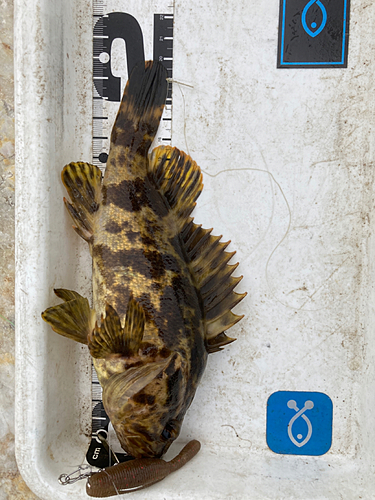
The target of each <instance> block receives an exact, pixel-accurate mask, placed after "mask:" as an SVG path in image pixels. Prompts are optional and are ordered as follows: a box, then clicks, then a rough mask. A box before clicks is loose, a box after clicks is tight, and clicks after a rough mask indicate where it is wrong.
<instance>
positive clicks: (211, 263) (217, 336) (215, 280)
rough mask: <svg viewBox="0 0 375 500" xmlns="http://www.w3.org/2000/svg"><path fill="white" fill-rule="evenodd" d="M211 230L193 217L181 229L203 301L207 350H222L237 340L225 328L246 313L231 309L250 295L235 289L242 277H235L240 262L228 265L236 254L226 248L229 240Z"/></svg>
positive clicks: (209, 351) (210, 351)
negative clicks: (223, 240) (237, 291)
mask: <svg viewBox="0 0 375 500" xmlns="http://www.w3.org/2000/svg"><path fill="white" fill-rule="evenodd" d="M211 232H212V229H203V228H202V227H201V226H200V225H197V224H195V223H194V221H193V219H192V218H190V220H189V222H188V223H187V224H186V226H185V228H184V229H183V231H182V232H181V237H182V239H183V241H184V244H185V250H186V253H187V256H188V259H189V262H190V264H189V265H190V269H191V273H192V275H193V277H194V279H195V281H196V284H197V288H198V290H199V291H200V295H201V297H202V301H203V307H204V314H205V327H206V338H205V340H206V349H207V351H208V353H212V352H216V351H220V350H221V348H222V347H223V346H225V345H226V344H229V343H231V342H233V341H234V340H236V339H234V338H230V337H228V336H227V335H226V334H225V331H226V330H227V329H228V328H230V327H231V326H233V325H235V324H236V323H237V322H238V321H240V319H242V317H243V316H238V315H236V314H234V313H232V311H231V309H232V308H233V307H234V306H236V305H237V304H238V303H239V302H240V301H241V300H242V299H243V298H244V297H245V296H246V295H247V294H246V293H236V292H234V291H233V289H234V288H235V287H236V286H237V285H238V283H239V282H240V281H241V279H242V276H240V277H238V278H234V277H232V273H233V272H234V271H235V269H236V268H237V266H238V263H237V264H234V265H229V264H228V262H229V260H230V259H231V258H232V257H233V256H234V254H235V253H236V252H226V251H225V249H226V248H227V246H228V245H229V243H230V241H228V242H225V243H224V242H221V241H220V240H221V236H212V235H211Z"/></svg>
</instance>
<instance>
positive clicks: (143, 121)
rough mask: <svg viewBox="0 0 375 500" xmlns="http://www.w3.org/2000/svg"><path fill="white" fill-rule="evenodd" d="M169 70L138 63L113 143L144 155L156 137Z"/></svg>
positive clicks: (130, 82)
mask: <svg viewBox="0 0 375 500" xmlns="http://www.w3.org/2000/svg"><path fill="white" fill-rule="evenodd" d="M167 88H168V83H167V70H166V69H165V68H164V66H163V65H162V64H161V63H159V62H157V61H146V64H144V63H143V62H141V63H138V64H137V65H136V66H135V67H134V69H133V71H132V72H131V74H130V77H129V80H128V82H127V84H126V87H125V90H124V95H123V98H122V100H121V103H120V108H119V111H118V113H117V117H116V120H115V124H114V127H113V129H112V134H111V145H113V146H120V147H123V148H129V150H130V151H132V152H133V153H139V154H141V155H143V156H145V155H146V154H147V152H148V150H149V148H150V146H151V143H152V141H153V140H154V138H155V135H156V132H157V130H158V127H159V123H160V119H161V115H162V113H163V109H164V103H165V99H166V97H167Z"/></svg>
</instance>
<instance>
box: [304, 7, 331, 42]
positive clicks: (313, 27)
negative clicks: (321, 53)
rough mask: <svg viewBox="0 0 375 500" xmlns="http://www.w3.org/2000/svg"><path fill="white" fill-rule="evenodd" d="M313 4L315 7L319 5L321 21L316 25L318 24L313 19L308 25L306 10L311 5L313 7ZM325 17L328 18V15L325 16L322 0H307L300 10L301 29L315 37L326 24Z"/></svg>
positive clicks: (325, 11)
mask: <svg viewBox="0 0 375 500" xmlns="http://www.w3.org/2000/svg"><path fill="white" fill-rule="evenodd" d="M314 4H315V5H316V6H317V7H319V9H320V10H321V14H322V21H321V23H320V25H319V26H318V24H317V23H316V22H315V21H313V22H312V23H310V25H308V23H307V19H306V18H307V13H308V11H309V10H310V8H311V7H313V5H314ZM327 18H328V16H327V10H326V8H325V7H324V5H323V4H322V2H321V1H320V0H310V2H308V3H307V4H306V6H305V8H304V9H303V11H302V26H303V29H304V30H305V31H306V33H307V34H308V35H310V36H311V37H312V38H315V37H316V36H318V35H319V33H321V32H322V31H323V29H324V28H325V25H326V24H327Z"/></svg>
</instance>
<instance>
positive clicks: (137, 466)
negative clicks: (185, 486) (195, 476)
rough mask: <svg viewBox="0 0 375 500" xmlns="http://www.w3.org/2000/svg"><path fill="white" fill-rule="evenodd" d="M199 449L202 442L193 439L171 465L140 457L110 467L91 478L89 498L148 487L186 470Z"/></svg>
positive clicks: (87, 490) (158, 459)
mask: <svg viewBox="0 0 375 500" xmlns="http://www.w3.org/2000/svg"><path fill="white" fill-rule="evenodd" d="M200 447H201V444H200V442H199V441H196V440H193V441H190V442H189V443H188V444H187V445H186V446H185V447H184V448H183V449H182V450H181V451H180V453H179V454H178V455H177V456H176V457H175V458H173V460H171V461H170V462H166V461H165V460H163V459H161V458H137V459H135V460H131V461H129V462H123V463H121V464H118V465H114V466H112V467H108V468H107V469H104V470H102V471H100V472H97V473H96V474H93V475H92V476H91V477H89V479H88V480H87V484H86V493H87V494H88V495H89V496H90V497H99V498H104V497H109V496H112V495H118V494H122V493H130V492H132V491H137V490H140V489H142V488H147V486H151V485H152V484H155V483H157V482H158V481H161V480H162V479H164V478H165V477H166V476H168V475H169V474H170V473H171V472H174V471H176V470H178V469H180V468H181V467H183V466H184V465H185V464H186V463H187V462H189V460H191V459H192V458H193V457H195V455H196V454H197V453H198V451H199V450H200Z"/></svg>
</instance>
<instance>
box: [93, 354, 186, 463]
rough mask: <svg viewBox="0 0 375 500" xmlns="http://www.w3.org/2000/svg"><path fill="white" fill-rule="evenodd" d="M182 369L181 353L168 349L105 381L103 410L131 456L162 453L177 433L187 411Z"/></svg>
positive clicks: (148, 455) (151, 455)
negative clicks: (166, 353)
mask: <svg viewBox="0 0 375 500" xmlns="http://www.w3.org/2000/svg"><path fill="white" fill-rule="evenodd" d="M184 372H185V370H184V364H183V362H182V358H181V356H180V355H179V354H177V353H171V354H169V356H168V357H166V358H164V359H159V360H158V361H150V360H145V361H144V362H143V363H142V364H140V365H137V366H133V367H131V368H127V369H126V370H125V371H124V372H123V373H117V374H115V375H113V376H112V377H110V378H109V379H108V381H107V382H106V383H105V385H104V387H103V403H104V407H105V410H106V412H107V414H108V416H109V418H110V420H111V422H112V425H113V427H114V429H115V431H116V434H117V437H118V439H119V441H120V444H121V446H122V447H123V448H124V450H126V451H127V452H128V453H129V454H131V455H132V456H133V457H135V458H141V457H161V456H162V455H163V454H164V453H165V452H166V451H167V450H168V448H169V447H170V445H171V444H172V442H173V441H174V440H175V439H176V438H177V436H178V435H179V433H180V428H181V425H182V419H183V416H184V414H185V411H186V404H185V402H186V401H185V391H186V383H184V379H185V376H184Z"/></svg>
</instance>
